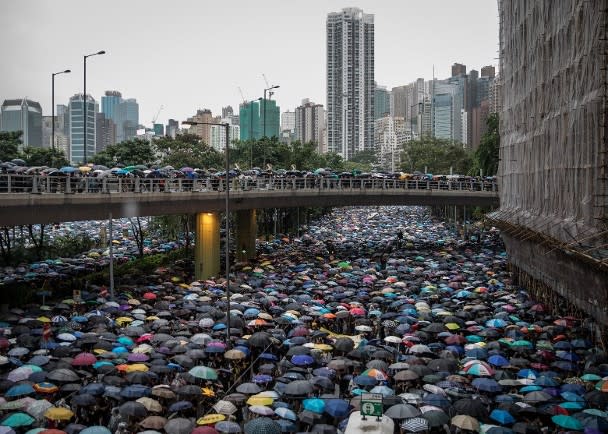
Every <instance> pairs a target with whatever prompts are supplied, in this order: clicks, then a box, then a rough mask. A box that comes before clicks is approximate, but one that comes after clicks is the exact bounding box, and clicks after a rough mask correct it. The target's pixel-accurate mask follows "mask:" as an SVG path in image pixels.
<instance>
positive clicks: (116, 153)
mask: <svg viewBox="0 0 608 434" xmlns="http://www.w3.org/2000/svg"><path fill="white" fill-rule="evenodd" d="M92 161H94V162H95V163H97V164H104V165H106V166H115V165H116V164H118V163H122V164H124V165H125V166H135V165H137V164H145V165H150V164H153V163H155V162H156V158H155V152H154V148H153V146H152V144H151V143H150V141H149V140H143V139H130V140H125V141H123V142H120V143H116V144H114V145H110V146H108V147H107V148H106V149H104V150H103V151H101V152H99V153H98V154H96V155H95V156H94V157H93V158H92Z"/></svg>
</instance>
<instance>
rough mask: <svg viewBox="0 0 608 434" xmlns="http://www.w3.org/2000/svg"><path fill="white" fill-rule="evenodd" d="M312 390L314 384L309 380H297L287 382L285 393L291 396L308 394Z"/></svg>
mask: <svg viewBox="0 0 608 434" xmlns="http://www.w3.org/2000/svg"><path fill="white" fill-rule="evenodd" d="M311 392H312V384H310V382H309V381H307V380H296V381H292V382H291V383H289V384H287V386H286V387H285V394H286V395H291V396H307V395H308V394H310V393H311Z"/></svg>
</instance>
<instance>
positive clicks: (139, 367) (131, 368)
mask: <svg viewBox="0 0 608 434" xmlns="http://www.w3.org/2000/svg"><path fill="white" fill-rule="evenodd" d="M148 369H149V368H148V367H147V366H146V365H144V364H143V363H134V364H132V365H127V368H126V369H125V371H126V372H147V371H148Z"/></svg>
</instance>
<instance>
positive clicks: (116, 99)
mask: <svg viewBox="0 0 608 434" xmlns="http://www.w3.org/2000/svg"><path fill="white" fill-rule="evenodd" d="M121 102H122V94H121V93H120V92H119V91H117V90H106V92H105V95H104V96H102V97H101V112H102V113H103V114H104V115H105V118H106V119H112V120H113V121H114V122H116V117H115V111H116V107H117V106H118V104H120V103H121Z"/></svg>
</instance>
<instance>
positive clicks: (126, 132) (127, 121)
mask: <svg viewBox="0 0 608 434" xmlns="http://www.w3.org/2000/svg"><path fill="white" fill-rule="evenodd" d="M110 119H112V120H114V123H115V124H116V141H117V142H123V141H125V140H129V139H132V138H134V137H135V136H137V129H138V127H139V104H137V100H136V99H135V98H128V99H123V100H122V101H121V102H120V103H118V104H117V105H116V106H115V107H114V115H113V117H111V118H110Z"/></svg>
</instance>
